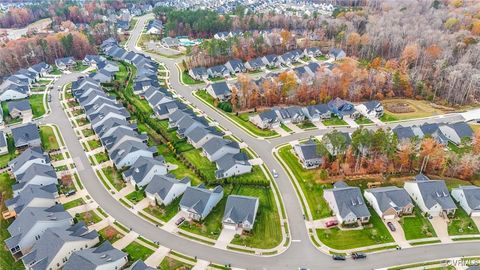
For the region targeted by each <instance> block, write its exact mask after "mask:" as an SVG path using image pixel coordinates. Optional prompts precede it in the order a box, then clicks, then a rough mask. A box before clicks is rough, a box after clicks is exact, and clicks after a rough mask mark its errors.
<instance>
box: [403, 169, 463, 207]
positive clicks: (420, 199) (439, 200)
mask: <svg viewBox="0 0 480 270" xmlns="http://www.w3.org/2000/svg"><path fill="white" fill-rule="evenodd" d="M404 188H405V190H406V191H407V192H408V195H410V197H412V199H413V200H414V201H415V203H416V204H417V205H418V207H419V208H420V210H422V212H423V213H428V214H429V215H430V216H445V215H453V214H455V210H456V209H457V206H456V205H455V202H454V201H453V200H452V197H450V193H449V192H448V188H447V185H445V181H443V180H430V179H429V178H428V177H427V176H425V175H424V174H419V175H417V176H416V177H415V180H414V181H408V182H405V184H404Z"/></svg>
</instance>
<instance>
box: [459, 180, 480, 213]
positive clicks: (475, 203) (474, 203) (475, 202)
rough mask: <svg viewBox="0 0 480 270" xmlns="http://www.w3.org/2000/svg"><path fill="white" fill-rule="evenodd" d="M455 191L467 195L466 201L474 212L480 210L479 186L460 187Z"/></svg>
mask: <svg viewBox="0 0 480 270" xmlns="http://www.w3.org/2000/svg"><path fill="white" fill-rule="evenodd" d="M454 190H461V191H463V194H464V195H465V201H466V202H467V204H468V207H470V209H472V210H477V211H479V210H480V187H477V186H473V185H471V186H459V187H458V188H454Z"/></svg>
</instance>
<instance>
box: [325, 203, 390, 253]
mask: <svg viewBox="0 0 480 270" xmlns="http://www.w3.org/2000/svg"><path fill="white" fill-rule="evenodd" d="M369 210H370V214H371V215H372V217H371V218H370V223H369V224H367V225H365V227H364V228H363V229H362V230H340V229H339V228H331V229H317V235H318V238H319V239H320V241H322V243H323V244H325V245H327V246H329V247H331V248H334V249H338V250H344V249H351V248H359V247H366V246H372V245H378V244H385V243H390V242H393V238H392V236H391V235H390V233H389V232H388V229H387V227H385V224H383V222H382V220H381V218H380V217H379V216H378V215H377V213H376V212H375V211H374V210H373V209H371V208H369Z"/></svg>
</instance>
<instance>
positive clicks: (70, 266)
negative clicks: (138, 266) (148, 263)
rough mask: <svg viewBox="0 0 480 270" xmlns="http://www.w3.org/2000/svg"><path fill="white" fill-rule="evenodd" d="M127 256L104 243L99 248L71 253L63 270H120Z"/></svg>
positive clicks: (126, 260)
mask: <svg viewBox="0 0 480 270" xmlns="http://www.w3.org/2000/svg"><path fill="white" fill-rule="evenodd" d="M127 262H128V254H127V253H125V252H123V251H120V250H118V249H116V248H114V247H113V246H112V244H110V242H108V241H104V242H103V243H102V244H101V245H100V246H98V247H94V248H89V249H83V250H79V251H75V252H73V254H72V255H71V256H70V258H69V259H68V261H67V263H66V264H65V266H64V267H63V270H100V269H122V267H123V266H124V265H125V264H127Z"/></svg>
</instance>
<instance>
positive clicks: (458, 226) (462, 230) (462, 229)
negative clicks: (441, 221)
mask: <svg viewBox="0 0 480 270" xmlns="http://www.w3.org/2000/svg"><path fill="white" fill-rule="evenodd" d="M457 206H458V205H457ZM478 233H479V232H478V228H477V226H476V225H475V223H474V222H473V220H472V218H471V217H469V216H468V214H467V212H465V210H463V209H462V208H461V207H459V206H458V209H457V210H456V211H455V217H453V218H451V219H450V224H449V225H448V234H449V235H468V234H478Z"/></svg>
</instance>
